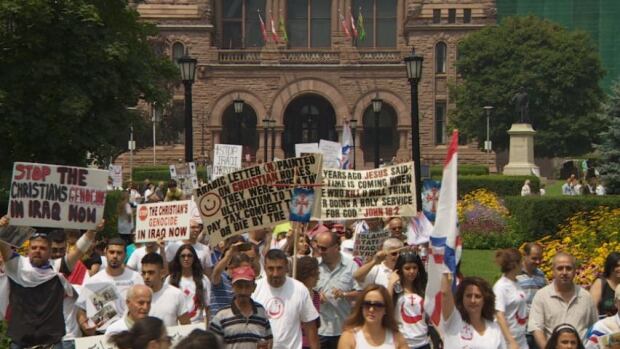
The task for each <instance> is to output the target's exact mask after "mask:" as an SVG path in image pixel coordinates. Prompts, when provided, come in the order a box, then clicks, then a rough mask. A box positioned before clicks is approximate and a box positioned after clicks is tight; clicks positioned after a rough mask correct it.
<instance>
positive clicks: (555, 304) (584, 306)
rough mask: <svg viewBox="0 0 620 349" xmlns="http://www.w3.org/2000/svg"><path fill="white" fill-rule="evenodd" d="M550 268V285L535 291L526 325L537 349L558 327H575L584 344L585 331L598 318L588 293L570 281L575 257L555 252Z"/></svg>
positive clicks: (544, 343)
mask: <svg viewBox="0 0 620 349" xmlns="http://www.w3.org/2000/svg"><path fill="white" fill-rule="evenodd" d="M552 266H553V282H552V283H551V284H549V285H547V286H545V287H543V288H542V289H540V290H539V291H538V292H536V295H535V296H534V300H533V301H532V307H531V309H530V317H529V322H528V326H527V327H528V331H529V332H533V336H534V340H535V341H536V344H537V345H538V347H539V348H544V347H546V345H547V340H549V337H550V336H551V333H552V332H553V329H554V328H555V327H556V326H558V325H560V324H570V325H572V326H573V327H575V329H577V332H579V335H580V336H581V340H582V341H585V340H586V334H587V331H588V328H589V327H590V326H592V325H593V324H594V323H595V322H596V320H597V319H598V313H597V311H596V305H594V302H593V301H592V297H591V296H590V293H588V291H586V290H584V289H582V288H581V287H579V286H578V285H575V283H574V282H573V278H574V277H575V257H573V256H572V255H570V254H568V253H565V252H558V253H557V254H556V255H555V256H554V257H553V260H552Z"/></svg>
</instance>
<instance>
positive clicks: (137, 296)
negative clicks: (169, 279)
mask: <svg viewBox="0 0 620 349" xmlns="http://www.w3.org/2000/svg"><path fill="white" fill-rule="evenodd" d="M152 298H153V291H151V289H150V288H149V287H148V286H146V285H134V286H131V288H129V290H128V291H127V298H126V300H125V303H126V304H127V313H125V315H124V316H123V317H122V318H120V319H118V320H116V321H114V322H113V323H112V324H110V326H108V328H107V329H106V331H105V334H106V335H107V336H110V335H113V334H115V333H119V332H123V331H128V330H129V329H130V328H131V327H132V326H133V324H134V322H136V321H138V320H140V319H144V318H145V317H147V316H148V315H149V311H151V299H152Z"/></svg>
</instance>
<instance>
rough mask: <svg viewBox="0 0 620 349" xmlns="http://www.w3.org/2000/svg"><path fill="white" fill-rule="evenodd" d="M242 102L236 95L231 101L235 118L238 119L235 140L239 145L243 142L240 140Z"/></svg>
mask: <svg viewBox="0 0 620 349" xmlns="http://www.w3.org/2000/svg"><path fill="white" fill-rule="evenodd" d="M243 103H244V102H243V99H241V98H239V96H237V98H235V100H234V101H233V108H234V110H235V114H237V120H238V121H239V128H238V129H237V142H239V143H238V144H239V145H243V144H242V143H243V142H242V141H241V134H242V131H241V126H242V125H243V120H242V119H241V118H242V117H243V115H242V114H241V113H243Z"/></svg>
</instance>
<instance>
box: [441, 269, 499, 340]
mask: <svg viewBox="0 0 620 349" xmlns="http://www.w3.org/2000/svg"><path fill="white" fill-rule="evenodd" d="M451 284H452V280H451V279H450V274H444V275H443V277H442V281H441V293H442V295H443V300H442V302H441V323H440V326H441V330H442V331H441V332H442V333H443V342H444V348H450V349H465V348H467V349H505V348H506V344H505V342H504V337H503V336H502V331H501V330H500V328H499V326H498V325H497V323H496V322H494V321H493V319H494V314H495V309H494V308H495V295H494V294H493V290H492V289H491V286H490V285H489V283H488V282H486V281H485V280H484V279H482V278H479V277H471V276H470V277H466V278H463V280H462V281H461V283H460V284H459V285H458V287H457V290H456V294H455V295H452V290H451V288H452V286H451ZM455 310H456V311H455Z"/></svg>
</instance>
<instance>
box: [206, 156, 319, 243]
mask: <svg viewBox="0 0 620 349" xmlns="http://www.w3.org/2000/svg"><path fill="white" fill-rule="evenodd" d="M320 163H321V155H320V154H311V155H308V156H304V157H301V158H289V159H285V160H280V161H275V162H268V163H265V164H261V165H258V166H254V167H248V168H244V169H242V170H239V171H235V172H232V173H229V174H227V175H225V176H222V177H220V178H217V179H215V180H213V181H211V182H210V183H208V184H207V185H204V186H202V187H201V188H199V189H197V190H195V191H194V197H195V200H196V204H197V206H198V209H199V211H200V216H201V217H202V221H203V222H204V232H205V233H206V234H207V236H208V240H209V244H210V245H211V246H214V245H216V244H217V243H218V242H220V241H222V240H224V239H226V238H229V237H231V236H234V235H239V234H241V233H244V232H247V231H249V230H254V229H259V228H263V227H272V226H274V225H276V224H278V223H280V222H284V221H288V219H289V213H290V211H289V203H290V200H291V195H292V193H291V192H292V185H291V184H292V183H293V179H297V183H298V184H299V185H300V186H303V185H309V184H314V183H315V181H316V178H317V177H318V172H319V171H320Z"/></svg>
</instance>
